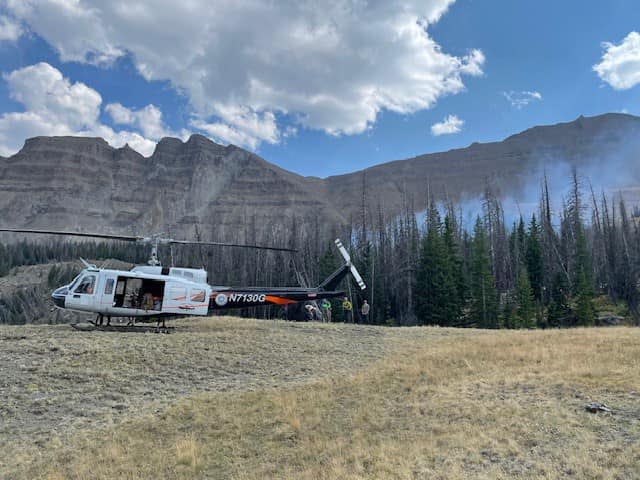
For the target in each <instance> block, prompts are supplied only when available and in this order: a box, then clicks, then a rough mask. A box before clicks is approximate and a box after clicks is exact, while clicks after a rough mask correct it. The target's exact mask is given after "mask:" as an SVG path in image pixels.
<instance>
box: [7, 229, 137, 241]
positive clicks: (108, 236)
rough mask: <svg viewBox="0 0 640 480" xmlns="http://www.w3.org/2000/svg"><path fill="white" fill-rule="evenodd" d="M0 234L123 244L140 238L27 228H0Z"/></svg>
mask: <svg viewBox="0 0 640 480" xmlns="http://www.w3.org/2000/svg"><path fill="white" fill-rule="evenodd" d="M0 232H13V233H37V234H42V235H67V236H73V237H91V238H108V239H111V240H122V241H125V242H138V241H140V240H142V237H134V236H132V235H111V234H107V233H83V232H62V231H59V230H32V229H28V228H0Z"/></svg>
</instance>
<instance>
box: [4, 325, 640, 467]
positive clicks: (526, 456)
mask: <svg viewBox="0 0 640 480" xmlns="http://www.w3.org/2000/svg"><path fill="white" fill-rule="evenodd" d="M356 331H357V330H356ZM425 331H428V332H435V333H438V335H436V334H433V335H425V334H424V332H425ZM385 332H387V333H386V335H387V337H388V338H386V340H385V341H386V343H387V346H388V347H389V348H387V350H386V354H385V356H384V357H382V358H381V359H380V360H378V361H376V362H375V363H373V364H370V365H369V366H368V367H366V368H364V369H361V370H358V371H355V372H352V373H345V372H337V373H336V374H335V375H333V376H331V377H329V378H321V379H317V380H309V381H307V382H306V383H302V384H295V385H288V386H285V387H282V388H263V389H258V390H254V391H230V392H218V393H216V392H206V393H197V394H193V395H190V396H188V397H185V398H183V399H181V400H178V401H177V402H176V403H175V404H174V405H171V406H169V407H167V408H163V409H161V410H160V411H159V412H157V413H153V414H148V415H144V416H133V417H132V418H131V420H128V421H124V422H121V423H118V424H116V425H113V426H105V427H101V428H100V429H98V430H80V431H76V432H74V433H73V435H71V436H70V437H69V438H67V439H66V440H65V441H64V442H63V443H55V444H53V443H52V444H50V445H47V448H45V449H40V450H38V452H37V454H36V453H33V452H30V451H29V450H27V451H26V452H25V453H24V454H23V456H22V458H20V459H19V460H16V461H11V465H10V469H7V470H6V472H7V475H8V477H9V478H47V479H58V478H78V479H85V478H86V479H89V478H91V479H93V478H96V479H107V478H131V479H134V478H135V479H137V478H233V479H258V478H295V479H333V478H340V479H359V478H381V479H382V478H385V479H386V478H443V479H445V478H446V479H449V478H452V479H456V478H527V479H528V478H601V479H633V478H640V460H639V458H640V446H639V445H640V394H639V393H638V390H640V330H638V329H631V328H611V329H576V330H564V331H544V332H539V331H527V332H523V331H520V332H507V331H498V332H488V333H487V332H478V331H465V332H464V334H465V335H460V334H459V333H460V331H458V330H445V329H404V330H402V331H399V330H395V329H387V330H385ZM396 332H398V333H396ZM447 333H449V334H450V335H447ZM310 335H312V333H310ZM354 355H356V353H355V352H354ZM590 401H600V402H604V403H606V404H607V405H609V406H610V407H611V408H612V409H613V410H614V413H613V414H590V413H587V412H586V411H585V410H584V404H585V403H588V402H590Z"/></svg>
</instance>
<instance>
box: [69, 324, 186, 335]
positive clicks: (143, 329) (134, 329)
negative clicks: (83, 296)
mask: <svg viewBox="0 0 640 480" xmlns="http://www.w3.org/2000/svg"><path fill="white" fill-rule="evenodd" d="M71 326H72V327H73V328H74V329H76V330H78V331H80V332H124V333H171V332H173V331H174V330H175V327H166V326H164V327H163V326H156V325H99V324H97V323H95V322H87V323H72V324H71Z"/></svg>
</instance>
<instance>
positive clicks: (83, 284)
mask: <svg viewBox="0 0 640 480" xmlns="http://www.w3.org/2000/svg"><path fill="white" fill-rule="evenodd" d="M95 283H96V276H95V275H87V276H86V277H84V278H83V279H82V280H81V281H80V284H79V285H78V286H77V287H76V289H75V293H84V294H86V295H93V287H94V286H95Z"/></svg>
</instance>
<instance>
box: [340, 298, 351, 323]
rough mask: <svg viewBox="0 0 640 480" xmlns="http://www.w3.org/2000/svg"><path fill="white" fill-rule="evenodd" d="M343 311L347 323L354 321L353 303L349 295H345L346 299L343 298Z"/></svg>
mask: <svg viewBox="0 0 640 480" xmlns="http://www.w3.org/2000/svg"><path fill="white" fill-rule="evenodd" d="M342 313H343V314H344V322H345V323H352V322H353V316H352V314H353V305H352V304H351V302H350V301H349V298H348V297H344V300H342Z"/></svg>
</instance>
